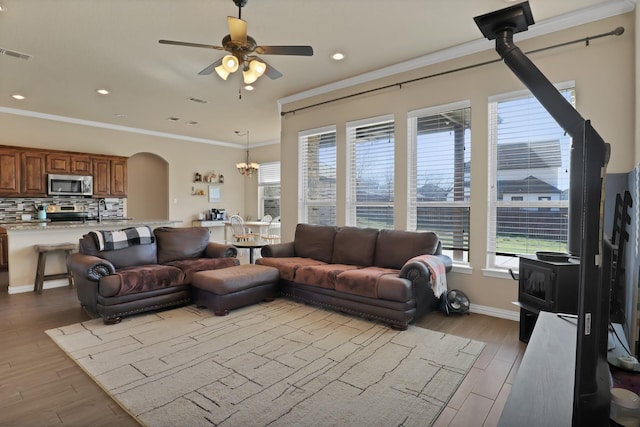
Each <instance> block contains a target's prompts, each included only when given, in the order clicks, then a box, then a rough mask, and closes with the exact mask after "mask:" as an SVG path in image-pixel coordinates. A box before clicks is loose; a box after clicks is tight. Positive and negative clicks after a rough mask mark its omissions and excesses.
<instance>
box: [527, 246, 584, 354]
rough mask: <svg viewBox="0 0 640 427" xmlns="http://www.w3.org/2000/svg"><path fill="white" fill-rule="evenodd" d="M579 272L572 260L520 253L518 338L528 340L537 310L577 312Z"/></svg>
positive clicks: (576, 263)
mask: <svg viewBox="0 0 640 427" xmlns="http://www.w3.org/2000/svg"><path fill="white" fill-rule="evenodd" d="M579 271H580V264H579V262H578V261H575V260H572V259H567V260H561V261H548V260H541V259H538V257H536V256H530V255H523V256H520V262H519V274H518V276H519V278H518V303H519V305H520V341H522V342H529V337H530V336H531V332H533V327H534V326H535V324H536V320H537V319H538V313H540V311H551V312H554V313H568V314H578V285H579Z"/></svg>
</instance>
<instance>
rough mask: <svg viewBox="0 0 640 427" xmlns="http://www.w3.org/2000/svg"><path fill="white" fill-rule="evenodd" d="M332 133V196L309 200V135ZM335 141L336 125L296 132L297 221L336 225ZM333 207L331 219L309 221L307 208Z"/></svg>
mask: <svg viewBox="0 0 640 427" xmlns="http://www.w3.org/2000/svg"><path fill="white" fill-rule="evenodd" d="M331 133H333V134H334V136H335V141H336V153H335V158H334V159H333V161H334V164H335V165H336V167H335V170H334V172H333V175H334V184H333V198H331V197H325V198H322V199H321V200H316V199H313V200H310V199H309V198H308V189H309V185H308V168H307V163H308V159H307V154H308V152H307V147H308V141H309V137H312V136H316V135H326V134H331ZM337 141H338V131H337V126H336V125H329V126H323V127H319V128H314V129H308V130H304V131H300V132H298V182H299V183H300V184H299V185H298V222H299V223H305V224H314V225H337V186H336V184H337V183H336V178H337V162H338V152H337V145H338V144H337ZM314 207H315V208H318V209H323V208H329V209H331V208H333V221H328V222H323V223H322V224H316V223H315V222H310V221H309V209H310V208H314Z"/></svg>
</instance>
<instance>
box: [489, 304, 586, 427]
mask: <svg viewBox="0 0 640 427" xmlns="http://www.w3.org/2000/svg"><path fill="white" fill-rule="evenodd" d="M575 364H576V319H575V318H573V317H565V316H563V315H562V314H557V313H551V312H547V311H540V312H539V313H538V318H537V321H536V324H535V328H534V330H533V333H532V334H531V338H530V340H529V344H528V345H527V350H526V352H525V354H524V357H523V358H522V363H521V365H520V368H519V369H518V374H517V375H516V379H515V381H514V383H513V387H512V388H511V392H510V393H509V397H508V398H507V402H506V403H505V406H504V409H503V411H502V416H501V417H500V421H499V422H498V426H499V427H511V426H532V427H533V426H535V427H544V426H547V427H558V426H571V422H572V421H571V420H572V416H573V383H574V378H575Z"/></svg>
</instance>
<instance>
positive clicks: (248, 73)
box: [242, 59, 267, 85]
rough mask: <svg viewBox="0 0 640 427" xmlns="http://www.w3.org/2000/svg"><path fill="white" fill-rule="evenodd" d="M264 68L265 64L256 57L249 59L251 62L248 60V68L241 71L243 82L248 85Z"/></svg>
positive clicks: (265, 67) (256, 78)
mask: <svg viewBox="0 0 640 427" xmlns="http://www.w3.org/2000/svg"><path fill="white" fill-rule="evenodd" d="M266 70H267V66H266V65H265V63H264V62H260V61H258V60H257V59H253V60H251V62H249V69H248V70H244V71H243V72H242V75H243V76H244V83H245V84H248V85H250V84H251V83H254V82H255V81H256V80H258V78H259V77H260V76H261V75H263V74H264V72H265V71H266Z"/></svg>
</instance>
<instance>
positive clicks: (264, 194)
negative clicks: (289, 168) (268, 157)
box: [258, 162, 280, 218]
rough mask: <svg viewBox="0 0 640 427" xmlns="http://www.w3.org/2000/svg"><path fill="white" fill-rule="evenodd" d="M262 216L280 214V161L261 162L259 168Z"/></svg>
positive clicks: (276, 215)
mask: <svg viewBox="0 0 640 427" xmlns="http://www.w3.org/2000/svg"><path fill="white" fill-rule="evenodd" d="M258 198H259V204H258V206H260V216H264V215H271V217H272V218H276V217H279V216H280V162H270V163H261V164H260V168H259V169H258Z"/></svg>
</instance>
